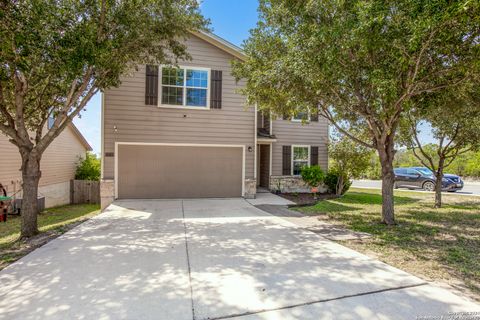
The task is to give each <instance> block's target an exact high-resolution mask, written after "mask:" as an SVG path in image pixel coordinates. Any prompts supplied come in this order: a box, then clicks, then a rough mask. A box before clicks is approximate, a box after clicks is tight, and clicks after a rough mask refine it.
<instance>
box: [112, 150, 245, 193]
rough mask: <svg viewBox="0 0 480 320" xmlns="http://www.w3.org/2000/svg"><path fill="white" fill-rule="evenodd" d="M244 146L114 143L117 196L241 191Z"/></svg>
mask: <svg viewBox="0 0 480 320" xmlns="http://www.w3.org/2000/svg"><path fill="white" fill-rule="evenodd" d="M243 181H244V147H243V146H233V145H232V146H223V145H221V146H220V145H170V144H160V145H159V144H132V143H117V151H116V190H117V198H119V199H178V198H228V197H241V196H242V195H243Z"/></svg>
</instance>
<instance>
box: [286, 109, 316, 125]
mask: <svg viewBox="0 0 480 320" xmlns="http://www.w3.org/2000/svg"><path fill="white" fill-rule="evenodd" d="M311 120H312V115H311V113H310V111H308V117H307V119H306V120H305V122H306V123H309V122H310V121H311ZM290 121H291V122H303V119H295V115H293V116H292V117H291V118H290Z"/></svg>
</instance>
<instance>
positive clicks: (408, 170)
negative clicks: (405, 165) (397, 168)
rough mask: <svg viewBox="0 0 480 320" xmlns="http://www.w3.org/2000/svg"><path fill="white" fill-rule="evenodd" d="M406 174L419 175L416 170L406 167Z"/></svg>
mask: <svg viewBox="0 0 480 320" xmlns="http://www.w3.org/2000/svg"><path fill="white" fill-rule="evenodd" d="M407 174H408V175H409V176H416V175H419V174H420V173H419V172H418V171H417V170H414V169H407Z"/></svg>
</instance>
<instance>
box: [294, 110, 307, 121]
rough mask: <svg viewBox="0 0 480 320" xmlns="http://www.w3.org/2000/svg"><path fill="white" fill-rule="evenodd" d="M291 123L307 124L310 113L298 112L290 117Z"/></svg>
mask: <svg viewBox="0 0 480 320" xmlns="http://www.w3.org/2000/svg"><path fill="white" fill-rule="evenodd" d="M292 121H293V122H303V121H305V122H309V121H310V112H298V113H297V114H295V115H293V116H292Z"/></svg>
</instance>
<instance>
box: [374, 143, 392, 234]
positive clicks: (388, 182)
mask: <svg viewBox="0 0 480 320" xmlns="http://www.w3.org/2000/svg"><path fill="white" fill-rule="evenodd" d="M390 140H391V141H387V142H386V143H385V144H383V145H379V147H378V149H377V150H378V155H379V158H380V165H381V166H382V222H383V223H385V224H387V225H394V224H395V209H394V198H393V189H394V188H393V186H394V183H395V173H394V172H393V158H394V156H395V150H394V144H393V139H392V138H391V139H390Z"/></svg>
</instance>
